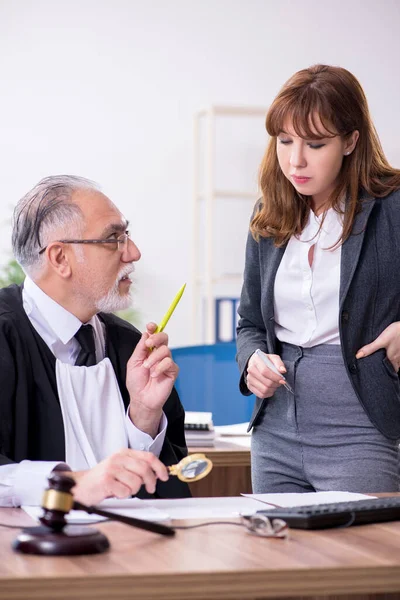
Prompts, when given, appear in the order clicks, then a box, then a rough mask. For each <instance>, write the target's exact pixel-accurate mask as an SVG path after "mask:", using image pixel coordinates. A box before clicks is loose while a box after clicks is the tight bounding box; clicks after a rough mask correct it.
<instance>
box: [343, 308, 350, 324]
mask: <svg viewBox="0 0 400 600" xmlns="http://www.w3.org/2000/svg"><path fill="white" fill-rule="evenodd" d="M348 320H349V313H348V312H347V310H344V311H343V312H342V321H344V322H345V323H347V321H348Z"/></svg>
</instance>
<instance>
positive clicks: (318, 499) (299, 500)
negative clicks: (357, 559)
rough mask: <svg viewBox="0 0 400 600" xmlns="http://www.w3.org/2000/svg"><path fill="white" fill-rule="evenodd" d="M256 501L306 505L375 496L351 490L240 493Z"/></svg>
mask: <svg viewBox="0 0 400 600" xmlns="http://www.w3.org/2000/svg"><path fill="white" fill-rule="evenodd" d="M242 495H243V496H245V497H246V498H249V499H250V498H251V499H253V500H256V501H258V502H262V503H264V504H268V505H269V506H271V508H274V505H276V506H308V505H309V504H329V503H331V502H332V503H333V502H351V501H352V500H368V499H371V500H372V499H373V498H376V496H366V495H365V494H355V493H353V492H306V493H305V494H301V493H291V494H290V493H289V494H288V493H286V494H242Z"/></svg>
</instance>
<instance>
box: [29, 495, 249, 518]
mask: <svg viewBox="0 0 400 600" xmlns="http://www.w3.org/2000/svg"><path fill="white" fill-rule="evenodd" d="M99 507H101V508H103V509H104V510H110V511H112V512H116V513H118V514H121V515H126V516H128V517H136V518H137V519H144V520H146V521H167V520H169V519H215V518H217V519H222V518H233V517H238V516H240V515H241V514H246V515H249V514H254V513H255V512H257V510H260V504H259V502H258V501H256V500H254V499H253V498H246V497H245V496H237V497H235V496H233V497H224V498H175V499H172V500H170V499H168V500H162V499H160V500H140V499H139V498H127V499H125V500H118V499H109V500H104V501H103V502H101V504H99ZM22 508H23V509H24V510H25V512H27V513H28V515H29V516H31V517H32V518H33V519H35V520H37V519H38V518H39V517H40V516H41V515H42V513H43V509H42V508H41V507H40V506H22ZM66 519H67V521H68V523H82V524H83V523H95V522H98V521H102V520H104V517H100V516H97V515H93V514H92V515H89V514H87V513H85V512H84V511H82V510H72V511H71V512H70V513H69V514H68V515H66Z"/></svg>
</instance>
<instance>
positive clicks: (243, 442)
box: [216, 435, 251, 449]
mask: <svg viewBox="0 0 400 600" xmlns="http://www.w3.org/2000/svg"><path fill="white" fill-rule="evenodd" d="M216 441H217V445H218V448H221V449H223V448H224V442H225V443H226V447H227V448H228V447H229V448H231V446H232V444H234V445H235V446H241V447H242V448H248V449H250V447H251V435H241V436H237V437H234V436H229V437H225V436H224V437H218V438H217V439H216Z"/></svg>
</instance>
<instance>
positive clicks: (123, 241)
mask: <svg viewBox="0 0 400 600" xmlns="http://www.w3.org/2000/svg"><path fill="white" fill-rule="evenodd" d="M129 239H130V233H129V231H125V233H122V234H121V235H119V236H118V237H109V238H107V239H105V240H56V241H57V242H59V243H62V244H114V246H115V248H113V249H114V250H119V251H120V252H123V251H124V250H125V248H126V247H127V244H128V240H129ZM47 247H48V246H45V247H44V248H41V249H40V250H39V254H43V252H44V251H45V250H46V248H47Z"/></svg>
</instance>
